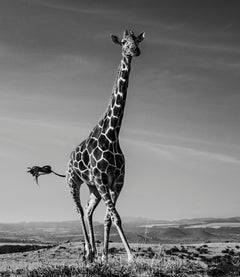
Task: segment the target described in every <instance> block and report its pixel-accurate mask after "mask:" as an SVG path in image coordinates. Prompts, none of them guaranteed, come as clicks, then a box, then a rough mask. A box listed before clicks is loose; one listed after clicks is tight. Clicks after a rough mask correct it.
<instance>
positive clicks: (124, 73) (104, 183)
mask: <svg viewBox="0 0 240 277" xmlns="http://www.w3.org/2000/svg"><path fill="white" fill-rule="evenodd" d="M143 38H144V33H142V34H140V35H139V36H138V37H135V35H134V34H133V32H132V31H125V32H124V36H123V39H122V41H120V40H119V39H118V38H117V37H115V36H112V39H113V41H114V42H115V43H117V44H120V45H121V46H122V60H121V63H120V66H119V69H118V72H117V76H116V80H115V84H114V87H113V91H112V95H111V99H110V103H109V106H108V108H107V110H106V112H105V113H104V115H103V117H102V118H101V120H100V121H99V122H98V124H97V125H96V126H95V128H94V129H93V131H92V132H91V134H90V135H89V137H88V138H87V139H85V140H84V141H83V142H82V143H81V144H79V145H78V146H77V147H76V149H75V150H74V151H73V152H72V154H71V157H70V161H69V164H68V171H67V182H68V184H69V186H70V189H71V193H72V195H73V199H74V202H75V204H76V207H77V211H78V213H79V214H80V217H81V223H82V228H83V234H84V239H85V247H86V253H87V257H88V259H89V260H92V259H93V257H94V255H95V253H96V247H95V241H94V232H93V225H92V214H93V212H94V209H95V208H96V206H97V205H98V203H99V202H100V200H101V199H102V200H103V201H104V202H105V204H106V206H107V212H106V216H105V221H104V250H103V259H104V260H107V254H108V240H109V232H110V227H111V223H112V221H113V223H114V224H115V225H116V228H117V230H118V232H119V235H120V237H121V239H122V242H123V244H124V246H125V249H126V251H127V254H128V259H129V260H132V254H131V250H130V247H129V245H128V242H127V240H126V237H125V235H124V232H123V229H122V226H121V219H120V216H119V214H118V212H117V210H116V208H115V204H116V201H117V198H118V196H119V194H120V192H121V189H122V186H123V183H124V174H125V160H124V155H123V153H122V151H121V148H120V144H119V132H120V127H121V123H122V118H123V113H124V107H125V101H126V96H127V87H128V80H129V73H130V68H131V60H132V57H133V56H139V55H140V50H139V48H138V44H139V43H140V42H141V41H142V40H143ZM83 183H85V184H87V185H88V187H89V191H90V199H89V201H88V205H87V207H86V215H87V221H88V227H89V236H88V233H87V228H86V225H85V221H84V212H83V208H82V206H81V201H80V186H81V185H82V184H83Z"/></svg>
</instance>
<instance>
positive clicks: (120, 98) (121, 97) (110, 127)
mask: <svg viewBox="0 0 240 277" xmlns="http://www.w3.org/2000/svg"><path fill="white" fill-rule="evenodd" d="M131 59H132V57H130V56H124V55H123V56H122V60H121V63H120V65H119V68H118V71H117V75H116V79H115V83H114V86H113V90H112V95H111V98H110V102H109V105H108V108H107V110H106V112H105V114H104V115H103V117H102V119H101V121H100V122H99V125H100V126H101V127H102V132H103V133H106V134H107V137H108V138H109V140H113V141H114V140H116V139H117V138H118V135H119V132H120V128H121V124H122V118H123V114H124V108H125V102H126V97H127V88H128V80H129V74H130V70H131Z"/></svg>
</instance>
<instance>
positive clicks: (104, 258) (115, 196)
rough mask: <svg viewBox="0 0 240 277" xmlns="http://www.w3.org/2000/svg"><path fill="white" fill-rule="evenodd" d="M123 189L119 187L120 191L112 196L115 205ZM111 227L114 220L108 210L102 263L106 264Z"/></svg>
mask: <svg viewBox="0 0 240 277" xmlns="http://www.w3.org/2000/svg"><path fill="white" fill-rule="evenodd" d="M121 188H122V185H121V187H120V186H119V190H118V191H114V192H113V193H112V195H111V196H112V201H113V203H114V205H116V202H117V198H118V196H119V193H120V191H121ZM111 226H112V219H111V215H110V213H109V211H108V208H107V210H106V215H105V218H104V242H103V253H102V261H104V262H107V261H108V248H109V235H110V229H111Z"/></svg>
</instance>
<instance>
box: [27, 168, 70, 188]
mask: <svg viewBox="0 0 240 277" xmlns="http://www.w3.org/2000/svg"><path fill="white" fill-rule="evenodd" d="M27 169H28V171H27V172H28V173H30V174H32V176H33V177H34V179H35V181H36V183H37V184H38V177H39V176H41V175H46V174H50V173H53V174H55V175H57V176H59V177H66V175H62V174H58V173H56V172H54V171H53V170H52V168H51V166H50V165H45V166H42V167H40V166H33V167H28V168H27Z"/></svg>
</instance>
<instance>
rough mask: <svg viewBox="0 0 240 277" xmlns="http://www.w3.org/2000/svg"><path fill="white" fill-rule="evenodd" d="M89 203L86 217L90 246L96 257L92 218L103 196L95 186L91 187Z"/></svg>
mask: <svg viewBox="0 0 240 277" xmlns="http://www.w3.org/2000/svg"><path fill="white" fill-rule="evenodd" d="M88 187H89V191H90V196H89V201H88V204H87V207H86V216H87V221H88V228H89V238H90V244H91V250H92V256H93V258H94V256H95V255H96V253H97V250H96V245H95V238H94V230H93V223H92V216H93V212H94V210H95V209H96V207H97V205H98V204H99V202H100V200H101V196H100V194H99V192H98V190H97V188H96V187H95V186H92V185H89V186H88Z"/></svg>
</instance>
